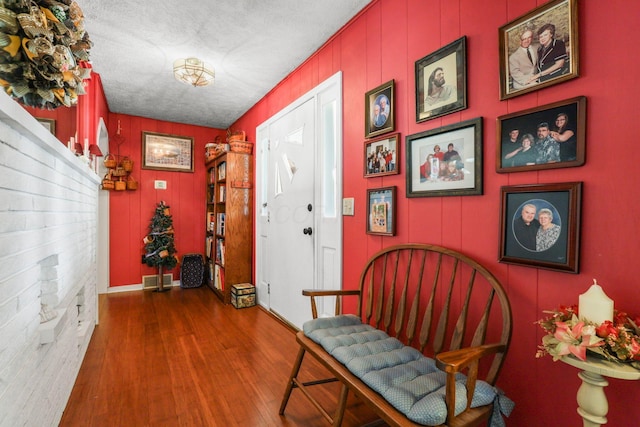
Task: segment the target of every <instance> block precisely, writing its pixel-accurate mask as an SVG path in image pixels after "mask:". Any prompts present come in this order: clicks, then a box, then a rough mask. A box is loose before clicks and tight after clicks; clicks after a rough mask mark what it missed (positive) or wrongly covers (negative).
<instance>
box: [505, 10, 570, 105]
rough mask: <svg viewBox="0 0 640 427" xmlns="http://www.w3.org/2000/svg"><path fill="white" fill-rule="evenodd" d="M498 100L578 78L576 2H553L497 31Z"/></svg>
mask: <svg viewBox="0 0 640 427" xmlns="http://www.w3.org/2000/svg"><path fill="white" fill-rule="evenodd" d="M498 34H499V45H500V52H499V57H500V99H508V98H512V97H514V96H518V95H522V94H524V93H528V92H531V91H534V90H538V89H541V88H543V87H548V86H551V85H555V84H557V83H561V82H564V81H566V80H570V79H573V78H576V77H578V56H579V49H578V0H554V1H551V2H549V3H547V4H544V5H542V6H540V7H538V8H536V9H534V10H532V11H531V12H529V13H527V14H525V15H523V16H521V17H519V18H518V19H515V20H513V21H511V22H509V23H507V24H505V25H503V26H502V27H500V29H499V30H498Z"/></svg>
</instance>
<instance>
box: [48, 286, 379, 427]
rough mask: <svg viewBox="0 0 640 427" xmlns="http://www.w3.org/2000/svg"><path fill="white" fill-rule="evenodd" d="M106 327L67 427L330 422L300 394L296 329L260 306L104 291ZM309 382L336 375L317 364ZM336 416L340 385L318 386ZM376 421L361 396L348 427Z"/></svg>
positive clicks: (81, 377)
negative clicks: (289, 388) (293, 381)
mask: <svg viewBox="0 0 640 427" xmlns="http://www.w3.org/2000/svg"><path fill="white" fill-rule="evenodd" d="M99 305H100V324H99V325H98V326H97V327H96V329H95V331H94V333H93V336H92V338H91V343H90V345H89V348H88V350H87V354H86V356H85V359H84V361H83V364H82V367H81V369H80V372H79V374H78V378H77V380H76V384H75V386H74V389H73V391H72V393H71V396H70V398H69V401H68V404H67V407H66V409H65V412H64V414H63V417H62V420H61V423H60V426H62V427H67V426H95V427H101V426H115V425H117V426H154V427H155V426H220V427H223V426H224V427H226V426H248V427H252V426H304V427H316V426H322V427H324V426H326V425H327V424H326V421H325V420H324V419H323V418H322V416H321V415H320V414H319V413H318V412H317V411H316V410H315V408H314V407H313V406H312V405H311V404H310V403H309V402H307V401H306V399H304V398H303V397H302V395H301V393H299V392H298V391H297V390H294V392H293V394H292V396H291V399H290V400H289V405H288V406H287V410H286V412H285V416H280V415H278V409H279V407H280V400H281V399H282V393H283V392H284V389H285V385H286V381H287V379H288V377H289V374H290V371H291V366H292V365H293V361H294V358H295V355H296V353H297V350H298V349H297V345H296V342H295V336H294V334H293V332H292V331H291V330H290V329H289V328H288V327H286V326H285V325H283V324H282V323H281V322H280V321H278V320H277V319H275V318H274V317H273V316H271V315H270V314H269V313H267V312H266V311H265V310H262V309H261V308H259V307H251V308H245V309H242V310H236V309H235V308H233V307H232V306H230V305H226V306H225V305H223V304H222V303H221V302H220V301H219V300H218V298H217V297H216V296H215V295H214V294H213V292H211V291H210V290H209V289H208V288H205V287H201V288H195V289H180V288H173V289H172V290H171V291H169V292H164V293H157V292H150V291H136V292H126V293H114V294H106V295H100V297H99ZM307 359H308V360H305V364H304V365H303V372H304V375H305V376H308V377H309V379H316V378H320V377H325V376H326V375H327V373H326V371H324V369H323V368H322V367H321V366H320V365H319V364H318V363H316V362H314V361H313V360H312V359H311V358H307ZM314 393H316V394H317V395H318V396H319V398H320V400H321V401H322V402H323V404H324V405H325V407H326V408H327V409H328V410H329V411H330V412H333V410H332V408H334V407H335V403H336V400H337V395H338V393H339V389H338V385H337V384H328V385H326V386H321V387H317V388H316V389H315V390H314ZM374 419H375V415H374V414H373V412H372V411H371V410H369V409H368V408H367V407H365V406H364V405H363V404H362V403H361V402H360V401H359V400H358V399H357V398H354V397H353V396H351V397H350V398H349V401H348V408H347V413H346V415H345V419H344V422H343V426H345V427H352V426H358V425H362V424H364V423H367V422H370V421H372V420H374Z"/></svg>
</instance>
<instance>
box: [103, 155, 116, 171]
mask: <svg viewBox="0 0 640 427" xmlns="http://www.w3.org/2000/svg"><path fill="white" fill-rule="evenodd" d="M104 166H105V167H106V168H108V169H115V167H116V166H118V162H117V161H116V156H114V155H113V154H107V155H106V156H105V157H104Z"/></svg>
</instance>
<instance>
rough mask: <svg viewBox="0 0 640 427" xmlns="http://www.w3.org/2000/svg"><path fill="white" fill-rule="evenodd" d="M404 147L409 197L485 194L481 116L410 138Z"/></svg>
mask: <svg viewBox="0 0 640 427" xmlns="http://www.w3.org/2000/svg"><path fill="white" fill-rule="evenodd" d="M405 146H406V150H407V152H406V159H407V173H406V176H407V183H406V185H407V197H439V196H472V195H481V194H482V117H477V118H475V119H471V120H466V121H464V122H460V123H454V124H451V125H447V126H443V127H440V128H437V129H432V130H427V131H424V132H420V133H417V134H413V135H409V136H407V137H406V141H405ZM449 146H452V148H453V152H454V153H455V154H449V153H447V152H448V151H449V148H448V147H449Z"/></svg>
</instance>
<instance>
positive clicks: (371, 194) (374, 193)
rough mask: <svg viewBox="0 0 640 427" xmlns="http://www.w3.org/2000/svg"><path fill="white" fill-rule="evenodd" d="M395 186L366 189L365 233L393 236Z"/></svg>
mask: <svg viewBox="0 0 640 427" xmlns="http://www.w3.org/2000/svg"><path fill="white" fill-rule="evenodd" d="M396 192H397V191H396V187H395V186H392V187H383V188H369V189H367V230H366V232H367V234H377V235H381V236H395V234H396Z"/></svg>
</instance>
